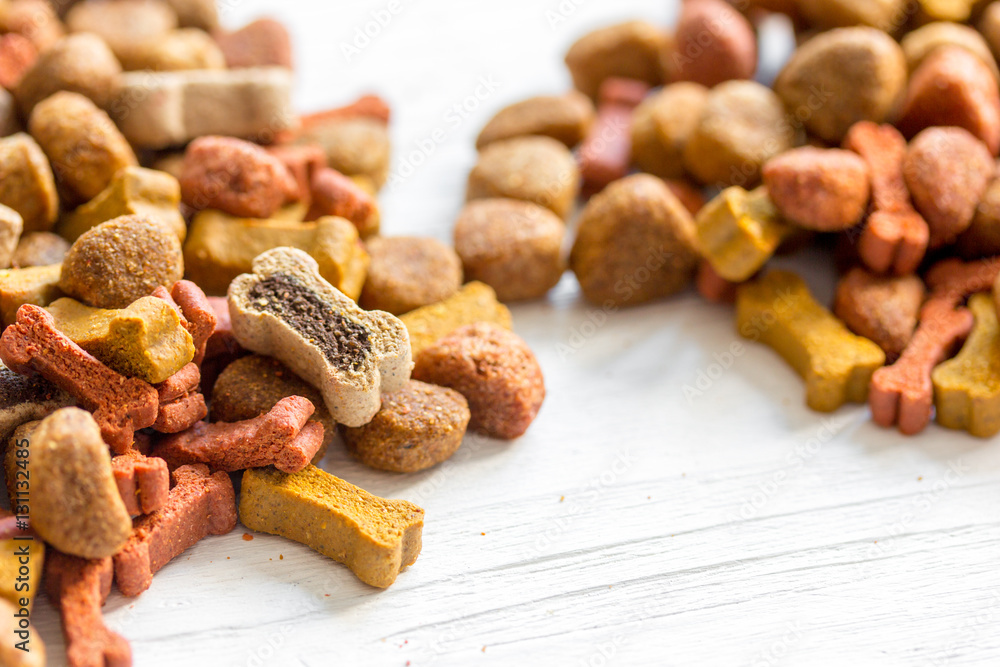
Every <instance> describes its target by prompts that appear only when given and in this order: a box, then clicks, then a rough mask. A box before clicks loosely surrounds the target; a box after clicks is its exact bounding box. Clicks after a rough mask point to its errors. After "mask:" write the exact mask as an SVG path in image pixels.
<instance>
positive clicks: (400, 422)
mask: <svg viewBox="0 0 1000 667" xmlns="http://www.w3.org/2000/svg"><path fill="white" fill-rule="evenodd" d="M469 418H470V413H469V404H468V402H467V401H466V400H465V398H464V397H463V396H462V395H461V394H460V393H458V392H457V391H455V390H453V389H448V388H446V387H438V386H435V385H431V384H426V383H424V382H419V381H417V380H410V382H409V383H408V384H407V385H406V386H405V387H403V388H402V389H400V390H398V391H394V392H392V393H390V394H384V395H383V396H382V408H381V409H380V410H379V411H378V413H377V414H376V415H375V417H373V418H372V420H371V421H370V422H368V423H367V424H366V425H364V426H362V427H360V428H345V429H343V434H344V442H345V443H346V444H347V448H348V450H349V451H350V452H351V453H352V454H353V455H354V456H355V457H357V459H358V460H360V461H361V462H362V463H364V464H365V465H367V466H370V467H372V468H375V469H376V470H388V471H389V472H403V473H405V472H419V471H421V470H425V469H427V468H430V467H431V466H434V465H437V464H438V463H441V462H442V461H445V460H447V459H448V458H450V457H451V455H452V454H454V453H455V450H457V449H458V448H459V446H460V445H461V444H462V437H463V436H464V435H465V429H466V427H467V426H468V424H469Z"/></svg>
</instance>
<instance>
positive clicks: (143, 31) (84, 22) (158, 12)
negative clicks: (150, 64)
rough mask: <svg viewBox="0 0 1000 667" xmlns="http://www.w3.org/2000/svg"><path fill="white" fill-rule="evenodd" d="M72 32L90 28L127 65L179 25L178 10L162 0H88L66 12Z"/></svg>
mask: <svg viewBox="0 0 1000 667" xmlns="http://www.w3.org/2000/svg"><path fill="white" fill-rule="evenodd" d="M66 27H68V28H69V30H70V32H74V33H77V32H89V33H94V34H95V35H98V36H100V37H101V39H103V40H104V41H105V42H106V43H107V45H108V46H109V47H111V51H112V52H114V54H115V56H116V57H117V58H118V60H119V61H121V64H122V67H124V68H125V69H143V68H142V67H136V66H135V63H134V62H133V58H134V57H135V56H136V54H137V53H140V52H142V51H145V50H146V49H148V48H149V45H151V44H155V43H157V42H159V41H160V40H162V39H164V38H165V37H166V36H167V33H169V32H170V31H171V30H173V29H174V28H176V27H177V14H176V13H175V12H174V10H173V9H171V8H170V6H169V5H168V4H167V3H165V2H160V1H159V0H88V1H87V2H78V3H77V4H76V5H74V6H73V8H72V9H70V10H69V13H68V14H66Z"/></svg>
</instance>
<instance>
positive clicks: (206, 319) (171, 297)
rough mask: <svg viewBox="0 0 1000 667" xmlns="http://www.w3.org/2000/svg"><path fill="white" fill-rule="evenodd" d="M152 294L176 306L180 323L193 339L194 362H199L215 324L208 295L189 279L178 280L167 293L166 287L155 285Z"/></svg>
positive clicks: (202, 357)
mask: <svg viewBox="0 0 1000 667" xmlns="http://www.w3.org/2000/svg"><path fill="white" fill-rule="evenodd" d="M153 296H155V297H157V298H158V299H163V300H164V301H166V302H167V303H169V304H171V305H172V306H174V307H175V308H177V311H178V312H179V313H180V315H181V323H182V324H183V325H184V328H185V329H187V332H188V333H189V334H191V338H192V339H193V340H194V349H195V354H194V362H195V363H196V364H201V362H202V360H203V359H204V358H205V346H206V345H207V344H208V339H209V338H211V336H212V333H213V332H214V331H215V324H216V316H215V311H214V310H213V309H212V305H211V304H210V303H209V302H208V297H206V296H205V293H204V292H203V291H201V288H200V287H198V286H197V285H195V284H194V283H193V282H191V281H190V280H178V281H177V282H176V283H174V286H173V287H172V288H171V289H170V292H169V293H168V292H167V290H166V288H164V287H157V288H156V289H155V290H154V291H153Z"/></svg>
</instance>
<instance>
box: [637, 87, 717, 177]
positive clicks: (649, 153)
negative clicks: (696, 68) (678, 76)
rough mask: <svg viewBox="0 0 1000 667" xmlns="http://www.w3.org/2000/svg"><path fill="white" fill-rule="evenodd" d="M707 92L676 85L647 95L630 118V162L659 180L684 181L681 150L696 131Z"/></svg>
mask: <svg viewBox="0 0 1000 667" xmlns="http://www.w3.org/2000/svg"><path fill="white" fill-rule="evenodd" d="M707 101H708V88H705V87H704V86H702V85H701V84H697V83H675V84H672V85H669V86H666V87H665V88H663V90H661V91H660V92H658V93H654V94H653V95H650V96H649V97H647V98H646V99H645V100H643V101H642V103H641V104H639V106H637V107H636V108H635V112H634V113H633V114H632V161H633V162H634V163H635V164H636V166H638V167H639V168H640V169H642V170H643V171H645V172H648V173H650V174H654V175H656V176H659V177H660V178H683V176H684V174H685V170H684V147H685V146H686V145H687V142H688V139H690V137H691V135H692V134H693V133H694V131H695V129H696V128H697V127H698V121H699V119H700V118H701V114H702V111H703V110H704V108H705V102H707Z"/></svg>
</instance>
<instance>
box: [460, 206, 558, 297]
mask: <svg viewBox="0 0 1000 667" xmlns="http://www.w3.org/2000/svg"><path fill="white" fill-rule="evenodd" d="M565 234H566V226H565V225H564V224H563V221H562V220H560V219H559V218H558V217H557V216H556V215H555V214H554V213H552V211H550V210H548V209H545V208H542V207H541V206H537V205H535V204H532V203H530V202H522V201H517V200H514V199H477V200H476V201H471V202H469V203H468V204H466V205H465V208H463V209H462V211H461V212H460V213H459V214H458V220H456V222H455V231H454V241H455V251H456V252H457V253H458V256H459V257H460V258H461V259H462V266H463V269H464V273H465V278H466V280H479V281H482V282H484V283H486V284H487V285H489V286H490V287H492V288H493V289H494V290H496V293H497V298H499V299H500V300H501V301H505V302H506V301H518V300H522V299H534V298H538V297H540V296H544V295H545V293H546V292H548V291H549V290H550V289H552V288H553V287H555V286H556V284H557V283H558V282H559V280H560V278H561V277H562V274H563V272H564V271H565V270H566V262H565V260H564V259H563V257H562V242H563V238H564V236H565Z"/></svg>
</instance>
